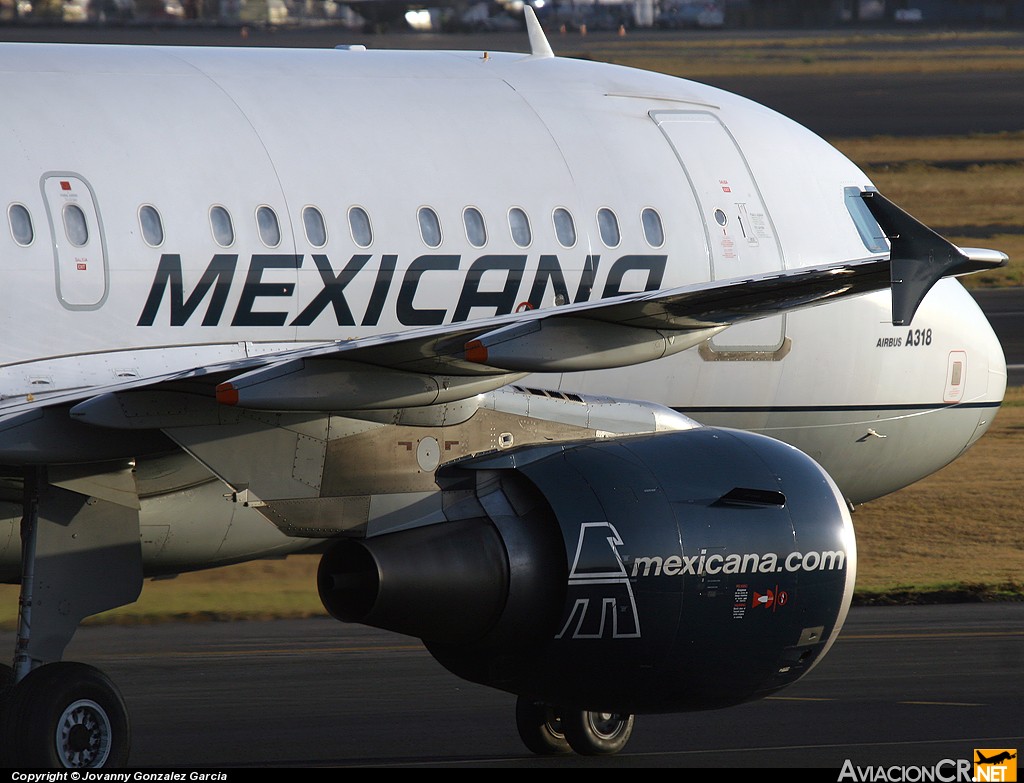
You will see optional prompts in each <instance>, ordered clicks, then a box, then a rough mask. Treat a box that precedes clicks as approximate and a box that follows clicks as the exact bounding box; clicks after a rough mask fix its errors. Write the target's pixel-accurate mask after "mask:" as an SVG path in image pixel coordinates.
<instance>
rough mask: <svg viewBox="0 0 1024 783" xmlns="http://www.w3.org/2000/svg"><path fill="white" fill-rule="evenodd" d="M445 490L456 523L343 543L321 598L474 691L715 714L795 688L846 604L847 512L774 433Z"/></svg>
mask: <svg viewBox="0 0 1024 783" xmlns="http://www.w3.org/2000/svg"><path fill="white" fill-rule="evenodd" d="M438 480H439V483H440V484H441V485H442V488H443V489H444V490H445V492H446V495H445V501H446V515H447V516H448V517H449V519H451V520H452V521H450V522H447V523H441V524H434V525H429V526H425V527H421V528H416V529H413V530H408V531H403V532H398V533H392V534H388V535H384V536H379V537H376V538H370V539H366V540H362V541H355V540H353V541H343V542H340V543H339V544H338V545H337V546H336V547H335V548H333V549H332V550H331V551H329V552H328V553H327V554H326V555H325V556H324V559H323V561H322V563H321V566H320V574H319V583H320V593H321V597H322V598H323V601H324V605H325V606H326V607H327V609H328V611H330V612H331V613H332V614H333V615H334V616H335V617H338V618H339V619H342V620H346V621H355V622H362V623H366V624H369V625H374V626H377V627H382V628H388V629H390V630H395V631H398V632H401V633H406V634H410V635H414V636H418V637H420V638H422V639H423V640H424V642H425V643H426V645H427V647H428V649H429V650H430V652H431V654H432V655H434V657H435V658H436V659H437V660H438V661H439V662H440V663H441V664H442V665H444V666H445V667H446V668H448V669H449V670H450V671H452V672H453V673H454V674H456V675H458V676H460V677H463V678H465V679H468V680H471V681H474V682H478V683H481V684H485V685H489V686H492V687H496V688H500V689H502V690H506V691H509V692H512V693H515V694H520V695H526V696H529V697H531V698H534V699H537V700H540V701H544V702H547V703H550V704H557V705H565V706H573V707H579V708H582V709H588V710H601V711H616V712H633V713H643V712H674V711H683V710H691V709H705V708H712V707H723V706H728V705H732V704H737V703H740V702H743V701H747V700H750V699H754V698H759V697H762V696H765V695H768V694H769V693H772V692H773V691H776V690H778V689H779V688H781V687H783V686H785V685H787V684H789V683H792V682H794V681H795V680H797V679H799V677H801V676H802V675H803V674H805V673H806V672H807V671H808V670H809V669H810V668H811V667H812V665H813V664H814V663H815V662H816V661H817V660H818V659H819V658H820V657H821V656H822V655H823V654H824V653H825V652H826V651H827V649H828V648H829V646H831V644H832V642H833V641H834V640H835V638H836V636H837V635H838V633H839V630H840V628H841V627H842V624H843V621H844V619H845V617H846V613H847V610H848V609H849V605H850V599H851V596H852V592H853V584H854V577H855V572H856V546H855V542H854V535H853V526H852V523H851V520H850V515H849V511H848V509H847V506H846V503H845V502H844V500H843V498H842V496H841V495H840V493H839V491H838V490H837V489H836V486H835V484H834V483H833V482H832V480H831V479H830V478H829V476H828V475H827V474H826V473H825V472H824V471H823V470H822V469H821V467H819V466H818V465H817V464H816V463H815V462H814V461H813V460H812V459H810V458H809V457H808V456H806V455H805V454H803V453H802V452H800V451H798V450H796V449H794V448H792V447H790V446H787V445H785V444H783V443H780V442H779V441H776V440H772V439H770V438H766V437H763V436H760V435H754V434H751V433H746V432H740V431H732V430H720V429H711V428H697V429H693V430H687V431H682V432H670V433H658V434H652V435H644V436H637V437H628V438H617V439H609V440H599V441H592V442H587V443H578V444H559V445H552V446H535V447H528V448H524V449H516V450H513V451H511V452H506V453H501V454H496V455H490V456H486V457H478V458H474V459H471V460H467V461H463V462H460V463H457V464H455V465H453V466H448V467H446V468H443V469H442V470H441V471H439V474H438Z"/></svg>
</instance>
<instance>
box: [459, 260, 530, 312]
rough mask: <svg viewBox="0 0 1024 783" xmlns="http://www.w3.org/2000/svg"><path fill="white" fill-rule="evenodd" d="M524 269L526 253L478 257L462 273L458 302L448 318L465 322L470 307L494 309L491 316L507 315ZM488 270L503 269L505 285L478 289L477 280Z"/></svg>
mask: <svg viewBox="0 0 1024 783" xmlns="http://www.w3.org/2000/svg"><path fill="white" fill-rule="evenodd" d="M525 269H526V256H497V255H495V256H481V257H480V258H478V259H477V260H476V261H474V262H473V265H472V266H471V267H470V268H469V271H468V272H467V273H466V279H465V281H464V282H463V284H462V293H461V294H460V295H459V303H458V304H457V305H456V306H455V315H453V316H452V321H453V322H455V321H465V320H466V319H467V318H469V313H470V311H471V310H472V309H473V308H474V307H487V308H492V307H493V308H494V313H493V314H494V315H507V314H508V313H511V312H512V309H513V308H514V307H515V306H516V296H517V295H518V294H519V285H520V284H521V283H522V281H523V270H525ZM492 270H504V271H505V272H506V274H505V284H504V285H503V286H502V287H501V290H499V291H481V290H480V281H481V280H482V279H483V276H484V274H486V273H487V272H489V271H492Z"/></svg>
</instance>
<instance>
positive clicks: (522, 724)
mask: <svg viewBox="0 0 1024 783" xmlns="http://www.w3.org/2000/svg"><path fill="white" fill-rule="evenodd" d="M516 728H517V729H519V738H520V739H521V740H522V741H523V744H524V745H526V747H527V749H529V751H530V752H531V753H536V754H537V755H538V756H558V755H562V754H564V753H571V752H572V748H570V747H569V743H568V742H567V741H566V739H565V734H564V733H563V732H562V719H561V717H560V716H559V710H557V709H556V708H555V707H552V706H551V705H550V704H544V703H543V702H539V701H533V700H532V699H527V698H525V697H524V696H520V697H519V698H518V699H516Z"/></svg>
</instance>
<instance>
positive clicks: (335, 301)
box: [290, 254, 370, 326]
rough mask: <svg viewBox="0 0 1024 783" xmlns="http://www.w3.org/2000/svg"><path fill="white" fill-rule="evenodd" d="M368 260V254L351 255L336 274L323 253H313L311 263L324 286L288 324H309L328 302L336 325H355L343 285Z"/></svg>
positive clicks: (347, 282)
mask: <svg viewBox="0 0 1024 783" xmlns="http://www.w3.org/2000/svg"><path fill="white" fill-rule="evenodd" d="M369 260H370V256H369V254H366V255H356V256H352V258H351V259H350V260H349V262H348V263H347V264H346V265H345V268H344V269H342V270H341V272H339V273H338V274H334V268H333V267H332V266H331V260H330V259H329V258H328V257H327V256H325V255H319V254H314V256H313V263H315V264H316V268H317V271H319V272H320V279H321V280H323V283H324V287H323V289H321V291H320V293H318V294H317V295H316V296H314V297H313V300H312V301H311V302H310V303H309V304H308V305H306V309H304V310H303V311H302V312H301V313H299V314H298V315H297V316H296V317H295V320H294V321H292V322H291V324H290V326H309V325H310V324H311V323H313V321H315V320H316V319H317V316H319V315H320V313H322V312H323V311H324V308H325V307H327V305H328V304H331V305H333V307H334V317H335V319H336V320H337V321H338V326H355V325H356V322H355V319H354V318H352V311H351V310H350V309H349V307H348V302H347V301H345V286H347V285H348V284H349V283H351V282H352V278H353V277H355V276H356V274H357V273H358V272H359V270H361V269H362V268H363V267H364V266H366V262H367V261H369Z"/></svg>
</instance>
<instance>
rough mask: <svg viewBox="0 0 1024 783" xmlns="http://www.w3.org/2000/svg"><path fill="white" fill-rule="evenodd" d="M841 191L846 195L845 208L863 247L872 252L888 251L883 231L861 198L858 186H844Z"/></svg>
mask: <svg viewBox="0 0 1024 783" xmlns="http://www.w3.org/2000/svg"><path fill="white" fill-rule="evenodd" d="M843 192H844V194H845V196H846V208H847V209H848V210H849V212H850V217H852V218H853V224H854V225H855V226H856V227H857V233H858V234H860V239H861V242H863V243H864V247H866V248H867V249H868V250H870V251H871V252H872V253H885V252H886V251H888V250H889V245H888V244H887V243H886V241H885V233H884V232H883V231H882V229H881V227H880V226H879V225H878V223H876V222H875V217H874V215H872V214H871V210H869V209H868V205H867V204H865V203H864V199H863V198H861V195H860V193H861V191H860V188H846V189H845V190H844V191H843Z"/></svg>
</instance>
